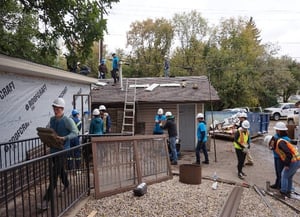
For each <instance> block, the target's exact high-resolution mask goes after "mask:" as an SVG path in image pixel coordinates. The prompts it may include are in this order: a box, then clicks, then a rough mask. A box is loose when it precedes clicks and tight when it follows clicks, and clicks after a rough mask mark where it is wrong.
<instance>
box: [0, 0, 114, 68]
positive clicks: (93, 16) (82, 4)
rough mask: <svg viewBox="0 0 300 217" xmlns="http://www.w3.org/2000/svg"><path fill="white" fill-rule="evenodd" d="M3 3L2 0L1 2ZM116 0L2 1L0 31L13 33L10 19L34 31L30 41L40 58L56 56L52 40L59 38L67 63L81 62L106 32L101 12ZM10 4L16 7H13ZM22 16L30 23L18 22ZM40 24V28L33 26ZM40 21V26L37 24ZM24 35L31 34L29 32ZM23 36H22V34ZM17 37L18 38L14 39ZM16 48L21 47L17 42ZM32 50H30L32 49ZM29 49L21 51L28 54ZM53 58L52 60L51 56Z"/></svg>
mask: <svg viewBox="0 0 300 217" xmlns="http://www.w3.org/2000/svg"><path fill="white" fill-rule="evenodd" d="M2 2H3V1H2ZM116 2H119V0H101V1H100V0H87V1H76V0H68V1H61V0H19V1H12V0H8V1H4V3H3V4H2V5H1V9H0V10H1V15H2V16H1V18H2V23H1V25H2V26H1V27H2V30H1V31H2V32H4V33H5V34H4V36H5V35H9V34H11V35H13V36H16V34H17V33H16V31H12V29H11V28H7V27H10V22H11V21H14V24H15V27H14V28H15V29H18V28H19V29H21V28H22V29H30V27H31V25H32V28H33V29H34V30H35V32H34V37H31V39H32V40H31V41H30V42H31V43H33V44H34V45H35V48H36V49H38V50H39V51H40V56H41V59H40V60H39V61H41V60H43V59H47V57H48V56H52V57H53V56H54V58H55V55H56V51H57V49H56V44H57V43H56V42H57V40H58V39H60V38H62V39H63V40H64V43H65V46H66V48H67V50H68V52H67V53H66V55H65V56H66V58H67V62H68V63H69V65H74V64H75V63H76V62H77V61H81V62H85V60H87V59H88V58H89V56H90V55H91V54H92V47H93V43H94V41H98V40H99V39H101V38H103V34H104V32H105V31H106V20H105V19H102V18H101V17H102V15H103V14H107V11H106V9H108V8H111V6H112V3H116ZM14 6H17V7H16V9H14ZM25 15H28V16H30V17H31V18H32V22H31V23H30V22H23V23H20V20H22V19H24V17H25ZM38 24H40V25H39V26H43V27H42V28H37V26H38ZM41 24H42V25H41ZM26 36H28V37H29V36H33V34H31V35H29V34H27V35H26ZM26 36H24V37H26ZM18 40H21V39H20V38H18ZM21 43H22V41H20V42H19V43H16V45H18V46H19V47H18V49H22V47H21V46H20V44H21ZM6 48H7V49H6V50H5V48H1V51H2V52H5V51H6V53H8V54H11V53H13V47H11V46H8V47H6ZM36 49H32V50H36ZM29 50H30V49H28V50H26V51H24V52H25V53H28V52H27V51H29ZM54 58H53V59H54Z"/></svg>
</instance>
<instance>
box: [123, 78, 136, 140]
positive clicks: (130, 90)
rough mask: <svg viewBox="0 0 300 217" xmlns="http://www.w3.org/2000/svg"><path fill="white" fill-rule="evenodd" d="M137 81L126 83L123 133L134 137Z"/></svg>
mask: <svg viewBox="0 0 300 217" xmlns="http://www.w3.org/2000/svg"><path fill="white" fill-rule="evenodd" d="M135 100H136V79H132V80H129V79H128V78H127V81H126V89H125V101H124V114H123V124H122V133H128V134H131V135H134V121H135V120H134V118H135Z"/></svg>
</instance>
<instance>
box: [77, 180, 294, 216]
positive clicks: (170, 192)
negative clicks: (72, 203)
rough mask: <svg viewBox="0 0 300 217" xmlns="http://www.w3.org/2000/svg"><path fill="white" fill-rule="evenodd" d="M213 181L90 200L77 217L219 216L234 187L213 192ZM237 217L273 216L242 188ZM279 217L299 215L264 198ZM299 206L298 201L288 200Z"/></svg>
mask: <svg viewBox="0 0 300 217" xmlns="http://www.w3.org/2000/svg"><path fill="white" fill-rule="evenodd" d="M212 183H213V181H210V180H204V179H203V180H202V183H201V184H199V185H188V184H183V183H181V182H179V180H178V176H174V177H173V179H172V180H169V181H166V182H162V183H158V184H154V185H150V186H148V192H147V194H145V195H144V196H142V197H135V196H134V195H133V193H132V191H129V192H125V193H121V194H118V195H113V196H111V197H106V198H102V199H99V200H95V199H92V198H91V199H90V200H88V202H87V203H86V204H85V205H84V206H83V207H82V208H81V210H80V211H79V212H78V213H77V214H76V217H82V216H88V215H89V214H90V213H91V212H92V211H97V214H96V215H95V216H107V217H108V216H109V217H111V216H116V217H117V216H118V217H129V216H135V217H137V216H166V217H167V216H170V217H171V216H191V217H192V216H198V217H199V216H205V217H209V216H218V215H219V214H220V212H221V210H222V207H223V204H224V203H225V201H226V199H227V197H228V196H229V194H230V193H231V191H232V189H233V188H234V186H233V185H229V184H224V183H218V187H217V189H216V190H213V189H212ZM243 189H244V190H243V194H242V199H241V203H240V206H239V209H238V212H237V215H236V216H237V217H239V216H247V217H251V216H253V217H254V216H256V217H258V216H261V217H264V216H274V215H273V213H272V211H271V209H269V208H268V207H267V206H266V205H265V204H264V203H263V200H262V199H261V198H260V196H259V195H258V194H257V193H256V192H255V191H254V189H253V188H243ZM266 199H267V200H268V201H269V202H270V204H271V206H272V207H273V208H274V209H275V210H276V212H277V213H278V216H300V214H297V213H296V212H295V211H293V210H292V209H290V208H289V207H287V206H286V205H284V204H282V203H281V202H279V201H277V200H274V199H272V197H269V196H266ZM289 202H290V203H294V205H295V206H296V205H297V206H298V209H300V203H299V201H295V200H293V199H289Z"/></svg>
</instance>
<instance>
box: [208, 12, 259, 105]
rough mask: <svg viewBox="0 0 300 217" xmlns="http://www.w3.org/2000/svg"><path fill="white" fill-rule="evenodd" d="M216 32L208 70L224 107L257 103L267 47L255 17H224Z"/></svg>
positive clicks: (211, 47)
mask: <svg viewBox="0 0 300 217" xmlns="http://www.w3.org/2000/svg"><path fill="white" fill-rule="evenodd" d="M212 32H213V34H212V36H211V37H210V40H209V47H208V48H207V50H208V52H207V53H208V54H207V57H206V60H207V61H206V62H207V69H208V72H209V73H210V74H211V79H212V83H213V85H214V86H215V87H216V89H217V90H218V93H219V95H220V97H221V98H222V100H223V103H224V106H225V107H232V106H246V105H247V106H257V105H258V104H259V100H258V97H257V95H256V92H255V88H256V86H257V84H258V81H259V78H260V77H259V76H260V75H259V70H258V66H259V63H260V59H261V56H263V55H264V47H263V45H261V42H260V39H259V38H260V35H259V31H258V29H257V28H256V26H255V24H254V21H253V19H252V18H250V19H249V20H246V19H242V18H239V19H238V20H235V19H232V18H231V19H227V20H223V21H222V22H221V24H220V26H218V27H217V28H216V29H214V30H213V31H212Z"/></svg>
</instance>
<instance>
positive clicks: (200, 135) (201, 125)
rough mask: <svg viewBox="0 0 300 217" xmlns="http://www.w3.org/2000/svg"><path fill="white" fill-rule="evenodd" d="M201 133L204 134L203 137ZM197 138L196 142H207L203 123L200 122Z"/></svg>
mask: <svg viewBox="0 0 300 217" xmlns="http://www.w3.org/2000/svg"><path fill="white" fill-rule="evenodd" d="M203 133H204V137H203ZM202 137H203V138H202ZM197 138H198V141H202V142H206V141H207V133H206V124H205V122H204V121H200V122H199V123H198V127H197Z"/></svg>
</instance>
